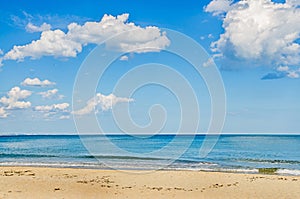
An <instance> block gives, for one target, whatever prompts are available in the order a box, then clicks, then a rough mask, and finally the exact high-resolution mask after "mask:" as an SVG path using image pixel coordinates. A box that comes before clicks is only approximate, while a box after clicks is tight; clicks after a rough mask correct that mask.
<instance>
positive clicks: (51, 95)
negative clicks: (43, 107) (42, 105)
mask: <svg viewBox="0 0 300 199" xmlns="http://www.w3.org/2000/svg"><path fill="white" fill-rule="evenodd" d="M38 94H39V95H41V96H42V98H45V99H52V98H57V99H62V98H63V97H64V96H63V95H59V94H58V89H52V90H47V91H44V92H39V93H38Z"/></svg>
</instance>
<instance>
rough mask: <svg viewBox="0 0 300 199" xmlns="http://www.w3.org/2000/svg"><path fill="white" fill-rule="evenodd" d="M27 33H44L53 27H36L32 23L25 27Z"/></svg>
mask: <svg viewBox="0 0 300 199" xmlns="http://www.w3.org/2000/svg"><path fill="white" fill-rule="evenodd" d="M25 29H26V31H27V32H30V33H32V32H43V31H47V30H50V29H51V25H50V24H47V23H43V24H42V25H41V26H35V25H33V24H32V23H28V24H27V25H26V27H25Z"/></svg>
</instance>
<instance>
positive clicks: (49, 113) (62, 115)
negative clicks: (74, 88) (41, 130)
mask: <svg viewBox="0 0 300 199" xmlns="http://www.w3.org/2000/svg"><path fill="white" fill-rule="evenodd" d="M69 107H70V104H69V103H61V104H52V105H44V106H36V107H34V109H33V110H35V111H38V112H41V113H43V114H44V118H48V119H49V118H55V117H56V118H58V119H67V118H68V117H69V115H70V111H69V110H68V108H69Z"/></svg>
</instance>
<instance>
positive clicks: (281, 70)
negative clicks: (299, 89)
mask: <svg viewBox="0 0 300 199" xmlns="http://www.w3.org/2000/svg"><path fill="white" fill-rule="evenodd" d="M299 73H300V71H299V69H298V70H295V69H291V68H290V67H288V66H279V67H278V68H277V69H276V71H274V72H271V73H268V74H267V75H265V76H263V77H262V78H261V79H262V80H268V79H280V78H284V77H288V78H292V79H296V78H299V77H300V75H299Z"/></svg>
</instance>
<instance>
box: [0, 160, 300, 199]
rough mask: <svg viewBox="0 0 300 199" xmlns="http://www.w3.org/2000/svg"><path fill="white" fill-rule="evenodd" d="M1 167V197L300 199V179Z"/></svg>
mask: <svg viewBox="0 0 300 199" xmlns="http://www.w3.org/2000/svg"><path fill="white" fill-rule="evenodd" d="M128 171H129V170H126V171H124V170H123V171H118V170H102V169H86V168H84V169H82V168H53V167H27V166H26V167H20V166H13V167H12V166H1V167H0V198H20V197H22V198H38V197H39V198H63V197H65V198H80V197H84V198H99V197H101V198H154V197H156V198H183V197H185V198H241V197H242V196H243V197H249V198H257V197H259V198H296V197H298V196H299V194H300V190H299V187H300V176H282V175H277V174H276V175H267V174H246V173H227V172H217V171H214V172H209V171H186V170H185V171H184V170H159V171H149V172H148V173H147V172H146V173H145V172H142V173H140V172H139V171H137V170H135V171H136V172H134V170H130V172H128Z"/></svg>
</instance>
